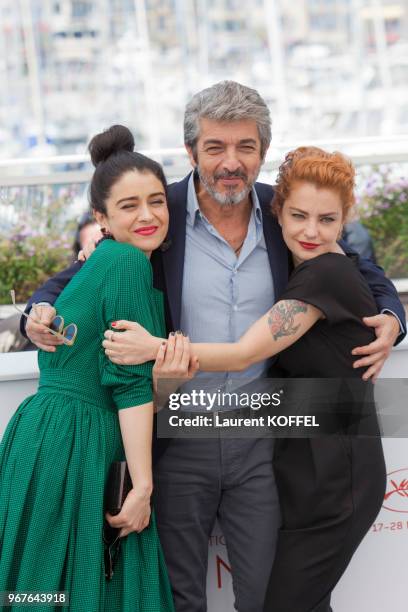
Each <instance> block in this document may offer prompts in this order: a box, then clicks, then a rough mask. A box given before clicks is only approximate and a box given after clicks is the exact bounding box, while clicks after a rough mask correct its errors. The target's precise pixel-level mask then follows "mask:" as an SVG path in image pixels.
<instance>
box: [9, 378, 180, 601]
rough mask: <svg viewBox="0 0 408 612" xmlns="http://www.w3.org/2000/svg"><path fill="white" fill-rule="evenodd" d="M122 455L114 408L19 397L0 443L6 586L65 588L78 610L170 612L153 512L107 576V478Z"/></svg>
mask: <svg viewBox="0 0 408 612" xmlns="http://www.w3.org/2000/svg"><path fill="white" fill-rule="evenodd" d="M119 459H123V446H122V440H121V435H120V428H119V420H118V416H117V412H116V410H110V409H108V408H107V407H103V405H102V406H101V404H99V405H97V404H92V403H91V402H88V401H83V399H82V400H80V399H79V398H78V397H75V395H74V394H73V395H65V394H64V393H61V392H55V389H54V390H51V389H50V390H49V391H48V392H47V391H45V392H44V390H41V388H40V391H39V392H38V393H37V394H36V395H34V396H32V397H30V398H28V399H26V400H25V401H24V402H23V403H22V404H21V406H20V407H19V408H18V410H17V412H16V413H15V414H14V416H13V417H12V419H11V421H10V423H9V424H8V427H7V430H6V432H5V434H4V437H3V439H2V442H1V445H0V591H20V592H33V591H35V592H45V593H50V592H53V591H67V593H68V594H69V601H70V603H69V607H68V609H69V610H71V611H73V612H102V611H105V612H173V610H174V607H173V603H172V596H171V590H170V585H169V581H168V577H167V571H166V567H165V562H164V558H163V554H162V551H161V547H160V542H159V539H158V535H157V530H156V524H155V520H154V516H152V519H151V523H150V526H149V527H148V528H146V529H145V530H144V531H142V532H141V533H140V534H137V533H132V534H130V535H129V536H128V537H126V538H124V539H123V540H122V544H121V549H120V553H119V557H118V559H117V561H116V565H115V572H114V576H113V578H112V580H111V581H109V582H108V581H106V579H105V576H104V563H103V542H102V527H103V494H104V485H105V480H106V476H107V472H108V469H109V466H110V464H111V462H112V461H115V460H119ZM34 608H35V609H36V610H40V611H41V612H43V611H44V612H46V611H47V612H50V610H52V609H53V607H52V606H50V605H44V606H41V605H38V604H37V605H35V606H34ZM0 609H3V608H2V607H1V605H0ZM10 609H13V608H10V607H7V608H6V607H4V610H10ZM15 609H18V610H20V609H21V607H17V606H16V607H15ZM55 609H56V610H61V609H62V610H63V609H64V608H60V607H58V608H57V607H56V608H55ZM65 609H67V608H65Z"/></svg>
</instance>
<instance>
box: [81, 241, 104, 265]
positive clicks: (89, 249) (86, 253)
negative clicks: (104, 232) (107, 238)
mask: <svg viewBox="0 0 408 612" xmlns="http://www.w3.org/2000/svg"><path fill="white" fill-rule="evenodd" d="M99 241H100V238H97V239H95V240H91V241H90V242H88V243H87V244H86V245H85V246H84V248H83V249H82V250H81V251H79V253H78V261H86V260H87V259H89V258H90V256H91V255H92V253H93V252H94V250H95V249H96V245H97V244H98V242H99Z"/></svg>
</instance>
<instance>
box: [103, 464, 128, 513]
mask: <svg viewBox="0 0 408 612" xmlns="http://www.w3.org/2000/svg"><path fill="white" fill-rule="evenodd" d="M131 488H132V480H131V478H130V474H129V470H128V467H127V463H126V461H114V462H113V463H112V464H111V466H110V469H109V474H108V478H107V480H106V486H105V497H104V507H105V512H109V514H112V515H113V516H114V515H115V514H119V512H120V511H121V509H122V506H123V502H124V501H125V499H126V496H127V494H128V493H129V491H130V490H131Z"/></svg>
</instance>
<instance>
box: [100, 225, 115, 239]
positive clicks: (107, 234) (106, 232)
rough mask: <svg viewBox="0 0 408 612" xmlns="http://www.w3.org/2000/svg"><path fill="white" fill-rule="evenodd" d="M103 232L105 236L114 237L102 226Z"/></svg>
mask: <svg viewBox="0 0 408 612" xmlns="http://www.w3.org/2000/svg"><path fill="white" fill-rule="evenodd" d="M101 234H102V236H103V237H104V238H113V236H112V234H111V233H110V231H109V230H107V229H106V227H101Z"/></svg>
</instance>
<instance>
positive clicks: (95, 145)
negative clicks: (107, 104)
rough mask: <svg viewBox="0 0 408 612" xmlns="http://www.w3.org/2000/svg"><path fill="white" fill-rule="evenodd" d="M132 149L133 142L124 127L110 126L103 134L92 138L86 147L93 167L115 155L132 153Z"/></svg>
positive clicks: (129, 132)
mask: <svg viewBox="0 0 408 612" xmlns="http://www.w3.org/2000/svg"><path fill="white" fill-rule="evenodd" d="M134 148H135V140H134V138H133V135H132V132H131V131H130V130H129V129H128V128H127V127H125V126H124V125H112V126H111V127H110V128H108V129H107V130H105V131H104V132H101V133H100V134H97V135H96V136H94V137H93V138H92V140H91V142H90V143H89V145H88V151H89V153H90V155H91V160H92V163H93V165H94V166H96V165H97V164H99V162H102V161H105V160H106V159H108V157H110V156H111V155H114V154H115V153H119V152H120V151H133V149H134Z"/></svg>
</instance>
